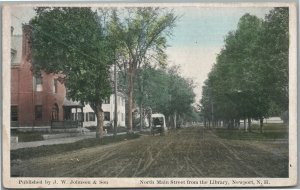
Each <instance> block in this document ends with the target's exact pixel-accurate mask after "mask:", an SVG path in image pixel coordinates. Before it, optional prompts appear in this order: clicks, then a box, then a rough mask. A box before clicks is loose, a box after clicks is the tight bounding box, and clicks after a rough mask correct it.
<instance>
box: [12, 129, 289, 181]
mask: <svg viewBox="0 0 300 190" xmlns="http://www.w3.org/2000/svg"><path fill="white" fill-rule="evenodd" d="M12 174H13V175H18V176H26V177H44V176H45V177H46V176H49V177H134V176H136V177H288V144H287V142H282V141H280V142H277V141H249V140H243V141H240V140H226V139H221V138H219V137H217V136H216V135H215V133H214V132H213V131H210V130H204V129H202V128H197V127H196V128H185V129H181V130H177V131H171V132H169V134H167V135H165V136H147V135H145V136H142V137H140V138H138V139H136V140H130V141H124V142H121V143H116V144H110V145H105V146H98V147H93V148H87V149H80V150H77V151H73V152H67V153H65V154H56V155H51V156H47V157H40V158H35V159H30V160H24V161H23V160H18V161H13V164H12Z"/></svg>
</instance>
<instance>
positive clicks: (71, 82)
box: [30, 7, 113, 139]
mask: <svg viewBox="0 0 300 190" xmlns="http://www.w3.org/2000/svg"><path fill="white" fill-rule="evenodd" d="M30 25H31V26H32V57H33V69H34V71H35V72H40V71H41V70H42V71H45V72H48V73H56V74H60V77H61V79H62V81H64V84H65V86H66V88H67V96H68V97H69V98H71V99H72V100H77V101H80V102H82V103H89V104H90V105H91V107H92V109H93V110H94V111H95V113H96V115H97V127H98V130H97V133H96V137H97V138H100V139H101V138H102V137H103V110H102V100H103V99H105V98H107V97H109V96H110V94H111V86H110V84H111V83H110V77H109V68H110V64H111V63H113V60H112V58H113V48H112V47H111V45H110V43H109V42H108V40H107V38H106V37H105V34H104V33H103V27H102V26H101V19H99V16H98V15H97V13H96V12H94V11H92V10H91V9H90V8H72V7H71V8H61V7H56V8H37V9H36V16H35V17H34V18H33V19H32V20H31V21H30Z"/></svg>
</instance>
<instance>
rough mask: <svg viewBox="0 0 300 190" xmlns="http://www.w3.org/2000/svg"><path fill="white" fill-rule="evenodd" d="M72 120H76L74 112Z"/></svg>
mask: <svg viewBox="0 0 300 190" xmlns="http://www.w3.org/2000/svg"><path fill="white" fill-rule="evenodd" d="M72 120H73V121H76V113H72Z"/></svg>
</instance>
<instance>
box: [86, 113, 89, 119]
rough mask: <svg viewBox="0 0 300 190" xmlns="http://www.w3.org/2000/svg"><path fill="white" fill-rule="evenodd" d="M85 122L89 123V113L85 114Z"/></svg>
mask: <svg viewBox="0 0 300 190" xmlns="http://www.w3.org/2000/svg"><path fill="white" fill-rule="evenodd" d="M85 121H89V113H85Z"/></svg>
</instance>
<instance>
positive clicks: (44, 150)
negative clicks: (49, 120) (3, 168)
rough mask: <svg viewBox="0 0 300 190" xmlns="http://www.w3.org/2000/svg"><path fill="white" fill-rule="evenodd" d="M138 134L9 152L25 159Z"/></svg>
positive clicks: (14, 156)
mask: <svg viewBox="0 0 300 190" xmlns="http://www.w3.org/2000/svg"><path fill="white" fill-rule="evenodd" d="M139 136H140V135H139V134H125V135H118V136H116V137H113V136H109V137H104V138H103V140H102V142H100V141H99V140H98V139H96V138H91V139H84V140H80V141H77V142H75V143H67V144H55V145H47V146H39V147H33V148H22V149H17V150H11V152H10V154H11V160H16V159H21V160H25V159H30V158H36V157H42V156H49V155H52V154H59V153H65V152H68V151H74V150H79V149H82V148H89V147H94V146H101V145H106V144H109V143H115V142H120V141H124V140H130V139H135V138H138V137H139Z"/></svg>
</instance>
